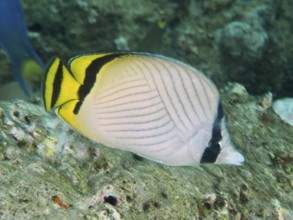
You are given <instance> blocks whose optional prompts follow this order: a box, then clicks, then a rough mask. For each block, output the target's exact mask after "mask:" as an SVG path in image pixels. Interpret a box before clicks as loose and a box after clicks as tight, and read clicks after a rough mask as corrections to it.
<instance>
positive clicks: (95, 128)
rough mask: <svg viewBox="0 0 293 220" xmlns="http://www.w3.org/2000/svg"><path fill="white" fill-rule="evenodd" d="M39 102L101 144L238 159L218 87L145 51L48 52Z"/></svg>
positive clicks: (149, 154) (155, 155)
mask: <svg viewBox="0 0 293 220" xmlns="http://www.w3.org/2000/svg"><path fill="white" fill-rule="evenodd" d="M43 99H44V103H45V109H46V110H47V111H49V110H50V109H52V108H55V109H56V113H57V114H58V115H59V116H60V117H61V118H62V119H63V120H65V121H66V122H67V123H68V124H70V125H71V126H73V127H74V128H75V129H77V130H78V131H79V132H80V133H82V134H83V135H85V136H87V137H88V138H91V139H93V140H95V141H97V142H99V143H102V144H104V145H105V146H108V147H112V148H117V149H121V150H125V151H130V152H132V153H135V154H138V155H140V156H142V157H145V158H148V159H151V160H154V161H157V162H159V163H162V164H168V165H173V166H185V165H195V164H198V163H205V162H209V163H227V164H236V165H240V164H241V163H242V162H243V161H244V158H243V156H242V155H241V154H240V153H238V152H237V151H236V150H234V147H233V144H232V143H231V141H230V138H229V134H228V131H227V129H226V127H225V122H224V117H223V111H222V107H221V104H220V101H219V93H218V91H217V89H216V87H215V86H214V84H213V83H212V82H211V81H210V80H209V79H208V78H206V77H205V76H204V75H203V74H201V73H200V72H199V71H197V70H196V69H194V68H192V67H190V66H188V65H186V64H184V63H182V62H179V61H177V60H174V59H171V58H167V57H164V56H160V55H154V54H149V53H138V52H127V53H105V54H90V55H82V56H77V57H73V58H71V59H70V60H69V62H68V65H67V66H65V65H64V64H62V62H61V60H60V59H59V58H54V59H53V60H52V61H51V62H50V63H49V64H48V66H47V69H46V72H45V77H44V82H43Z"/></svg>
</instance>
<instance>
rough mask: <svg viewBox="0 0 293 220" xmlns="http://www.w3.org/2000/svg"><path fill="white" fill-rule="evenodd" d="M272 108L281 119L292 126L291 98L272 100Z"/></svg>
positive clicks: (292, 99) (292, 108)
mask: <svg viewBox="0 0 293 220" xmlns="http://www.w3.org/2000/svg"><path fill="white" fill-rule="evenodd" d="M273 109H274V111H275V112H276V113H277V114H278V115H279V116H280V117H281V119H282V120H283V121H285V122H286V123H288V124H289V125H291V126H293V98H283V99H278V100H276V101H274V103H273Z"/></svg>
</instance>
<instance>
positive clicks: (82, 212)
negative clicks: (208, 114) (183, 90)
mask: <svg viewBox="0 0 293 220" xmlns="http://www.w3.org/2000/svg"><path fill="white" fill-rule="evenodd" d="M3 2H6V4H9V5H5V4H0V11H3V12H4V11H6V8H5V7H8V6H13V7H14V6H18V5H17V4H18V3H19V2H18V1H6V0H5V1H4V0H3ZM3 2H2V3H3ZM20 3H21V7H22V8H23V11H24V16H25V21H26V25H27V30H28V37H29V39H30V41H31V44H32V47H33V48H34V51H35V52H36V54H38V55H36V54H34V53H33V52H31V54H33V55H31V57H32V59H34V60H36V61H37V62H36V63H37V64H38V66H39V67H40V68H43V66H44V65H43V63H47V62H48V61H49V60H50V59H51V57H53V56H60V57H61V58H62V59H63V60H66V59H68V58H69V57H72V56H73V55H77V54H85V53H93V52H104V51H117V50H140V51H150V52H154V53H159V54H163V55H166V56H169V57H173V58H176V59H178V60H181V61H183V62H186V63H188V64H190V65H192V66H194V67H195V68H197V69H199V70H201V71H203V72H204V73H205V74H206V75H207V76H208V77H210V78H211V79H212V80H213V81H214V82H215V84H216V85H217V86H218V88H219V89H220V93H221V100H222V104H223V108H224V112H225V117H226V121H227V126H228V130H229V131H230V134H231V136H232V140H233V142H234V143H235V146H236V147H237V149H239V151H241V153H242V154H243V155H244V157H245V160H246V161H245V163H244V165H242V166H240V167H239V166H228V165H222V166H218V165H200V166H195V167H170V166H164V165H160V164H157V163H155V162H152V161H149V160H146V159H141V158H139V157H135V156H133V155H131V154H130V153H128V152H122V151H119V150H114V149H110V148H106V147H103V146H100V145H99V144H97V143H93V142H92V141H90V140H88V139H86V138H84V137H82V136H81V135H80V134H78V133H77V132H76V131H74V130H73V129H71V128H70V127H69V126H67V125H66V124H65V123H64V122H63V121H61V120H60V119H59V118H57V117H56V116H55V115H54V114H53V113H50V114H48V113H46V112H45V111H44V108H43V103H42V100H41V95H40V94H41V93H40V84H41V82H40V81H41V77H40V76H39V75H38V73H36V74H35V75H37V77H34V76H35V75H33V76H31V75H32V74H30V75H29V77H24V76H25V75H23V76H22V77H24V78H25V80H27V85H25V86H27V87H29V89H28V90H30V91H31V92H30V98H29V97H28V96H27V95H25V94H24V93H23V91H22V90H21V88H23V86H24V85H23V84H21V85H22V87H21V86H19V84H17V83H16V80H15V76H21V75H17V74H22V73H21V72H17V71H16V72H15V69H14V65H13V64H14V63H17V62H16V59H17V58H19V57H20V56H17V55H15V54H21V53H24V51H26V50H28V51H30V50H31V49H32V48H31V45H30V42H28V41H26V40H24V38H25V37H24V36H25V35H21V34H19V33H25V31H26V28H24V27H23V26H21V25H20V27H18V26H17V25H12V26H11V25H10V26H9V28H7V29H4V27H6V26H7V21H8V20H10V19H12V20H13V21H15V22H16V21H18V20H17V19H16V17H17V18H18V19H19V22H22V21H23V19H22V17H21V16H20V17H19V15H20V14H21V11H17V12H18V13H16V14H15V15H13V14H11V13H7V15H4V14H3V13H2V14H1V16H0V18H1V19H0V23H1V26H0V30H1V31H0V43H1V44H2V49H1V50H0V67H1V68H0V99H1V100H3V101H1V102H0V174H1V175H0V183H1V184H0V186H1V188H0V218H2V219H242V220H245V219H293V208H292V207H293V166H292V165H293V136H292V134H293V128H292V124H291V125H290V122H292V118H293V116H292V114H293V110H292V108H293V107H292V101H291V104H290V102H284V104H283V105H284V109H285V110H284V111H285V112H286V113H287V115H289V116H288V117H287V118H286V117H285V118H284V120H283V119H281V117H282V116H279V115H278V114H276V113H275V111H274V110H273V108H272V106H273V102H274V100H276V99H279V98H284V97H289V98H292V96H293V86H292V85H293V64H292V60H293V41H292V33H293V14H292V12H291V11H292V8H293V2H292V1H291V0H266V1H263V0H210V1H208V0H181V1H179V0H178V1H176V0H160V1H154V0H151V1H142V0H108V1H102V0H88V1H86V0H83V1H82V0H72V1H64V0H51V1H49V2H48V1H44V0H40V1H36V0H22V1H20ZM12 4H15V5H12ZM3 7H4V8H3ZM14 10H21V9H19V8H18V7H15V9H14ZM13 16H16V17H13ZM11 27H12V28H11ZM4 39H9V42H8V43H5V41H4ZM22 40H24V42H25V43H24V44H25V46H24V47H22V46H21V45H23V44H21V43H20V42H22ZM8 44H10V45H13V46H15V45H19V47H17V48H15V47H8V46H6V47H5V45H8ZM5 49H6V50H5ZM10 54H14V55H15V56H12V55H10ZM24 54H30V53H24ZM8 55H9V56H8ZM15 57H16V58H15ZM19 59H20V58H19ZM21 59H22V58H21ZM33 69H34V70H36V72H38V70H39V69H38V68H36V66H35V65H34V68H33ZM20 78H21V77H20ZM20 78H18V82H19V79H20ZM28 84H31V85H28ZM4 100H5V101H4ZM290 111H291V112H290ZM282 118H283V117H282ZM290 118H291V121H289V120H290Z"/></svg>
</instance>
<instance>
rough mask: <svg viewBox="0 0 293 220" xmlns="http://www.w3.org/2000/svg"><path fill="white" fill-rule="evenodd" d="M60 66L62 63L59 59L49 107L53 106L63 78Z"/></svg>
mask: <svg viewBox="0 0 293 220" xmlns="http://www.w3.org/2000/svg"><path fill="white" fill-rule="evenodd" d="M62 66H63V65H62V63H61V62H60V61H59V64H58V68H57V71H56V74H55V78H54V81H53V94H52V102H51V106H50V108H53V107H54V106H55V104H56V102H57V100H58V97H59V94H60V91H61V83H62V80H63V71H62Z"/></svg>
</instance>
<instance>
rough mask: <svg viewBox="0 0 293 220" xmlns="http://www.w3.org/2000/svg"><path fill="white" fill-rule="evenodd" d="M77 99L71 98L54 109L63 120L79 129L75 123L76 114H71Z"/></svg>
mask: <svg viewBox="0 0 293 220" xmlns="http://www.w3.org/2000/svg"><path fill="white" fill-rule="evenodd" d="M78 101H79V100H71V101H69V102H66V103H64V104H63V105H61V106H60V107H59V108H57V109H56V110H55V113H56V114H57V115H58V116H59V117H60V118H62V119H63V120H64V121H65V122H67V123H68V124H70V125H71V126H72V127H74V128H75V129H77V130H78V131H80V128H79V126H78V125H77V118H78V115H75V114H73V110H74V108H75V106H76V104H77V103H78Z"/></svg>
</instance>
